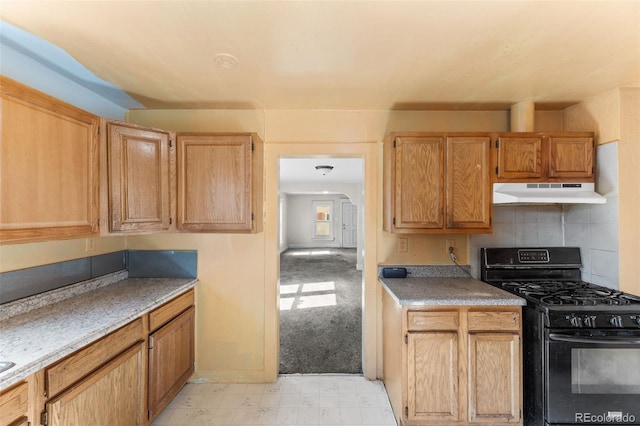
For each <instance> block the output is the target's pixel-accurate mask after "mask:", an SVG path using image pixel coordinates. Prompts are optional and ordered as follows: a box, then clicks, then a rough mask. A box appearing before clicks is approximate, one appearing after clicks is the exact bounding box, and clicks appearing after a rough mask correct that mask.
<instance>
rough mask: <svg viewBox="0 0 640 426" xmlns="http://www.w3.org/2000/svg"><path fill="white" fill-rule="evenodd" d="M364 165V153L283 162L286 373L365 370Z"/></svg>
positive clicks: (282, 297)
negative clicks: (360, 207)
mask: <svg viewBox="0 0 640 426" xmlns="http://www.w3.org/2000/svg"><path fill="white" fill-rule="evenodd" d="M318 164H320V165H322V167H323V168H327V169H329V171H330V172H331V174H332V176H327V173H328V172H326V171H323V172H322V173H318V171H317V170H316V169H317V168H318V167H317V165H318ZM363 166H364V164H363V160H362V159H361V158H315V157H305V158H280V160H279V170H280V171H279V197H280V200H279V203H278V205H279V213H278V218H279V223H278V226H279V232H278V235H279V249H280V259H279V266H280V275H279V306H280V309H279V320H280V321H279V324H280V326H279V337H280V347H279V349H280V359H279V372H280V373H284V374H291V373H298V374H308V373H352V374H361V373H362V291H363V280H362V271H361V269H362V268H360V270H358V268H357V266H358V264H359V263H358V260H357V259H358V250H357V246H358V244H357V242H358V228H359V222H361V218H359V216H358V210H357V206H358V203H359V202H360V201H361V199H360V198H358V194H361V193H362V184H363V177H364V170H363Z"/></svg>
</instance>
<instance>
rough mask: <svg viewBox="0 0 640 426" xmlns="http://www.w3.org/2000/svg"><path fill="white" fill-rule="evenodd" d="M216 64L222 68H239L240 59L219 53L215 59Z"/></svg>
mask: <svg viewBox="0 0 640 426" xmlns="http://www.w3.org/2000/svg"><path fill="white" fill-rule="evenodd" d="M215 61H216V64H217V65H218V66H219V67H220V68H227V69H232V68H235V67H237V66H238V63H239V62H238V58H236V57H235V56H233V55H230V54H228V53H218V54H217V55H216V57H215Z"/></svg>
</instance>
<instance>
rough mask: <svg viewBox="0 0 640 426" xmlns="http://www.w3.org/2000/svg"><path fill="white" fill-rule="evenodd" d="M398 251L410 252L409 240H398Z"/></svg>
mask: <svg viewBox="0 0 640 426" xmlns="http://www.w3.org/2000/svg"><path fill="white" fill-rule="evenodd" d="M398 251H399V252H400V253H406V252H408V251H409V239H408V238H398Z"/></svg>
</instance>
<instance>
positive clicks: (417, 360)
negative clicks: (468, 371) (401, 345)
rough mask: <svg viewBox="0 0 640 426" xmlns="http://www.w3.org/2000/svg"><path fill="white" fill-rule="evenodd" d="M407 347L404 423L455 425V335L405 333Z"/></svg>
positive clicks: (457, 402) (457, 396) (457, 410)
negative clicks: (436, 422)
mask: <svg viewBox="0 0 640 426" xmlns="http://www.w3.org/2000/svg"><path fill="white" fill-rule="evenodd" d="M407 346H408V352H407V358H408V362H407V385H408V389H407V396H408V398H407V403H408V415H407V419H408V421H409V422H420V421H423V422H424V421H432V422H433V421H457V420H458V419H459V417H460V414H459V408H460V407H459V405H460V404H459V394H458V389H459V384H458V377H459V374H458V333H456V332H423V333H409V341H408V345H407Z"/></svg>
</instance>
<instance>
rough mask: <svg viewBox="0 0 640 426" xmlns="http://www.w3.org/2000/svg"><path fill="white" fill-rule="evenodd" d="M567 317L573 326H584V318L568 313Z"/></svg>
mask: <svg viewBox="0 0 640 426" xmlns="http://www.w3.org/2000/svg"><path fill="white" fill-rule="evenodd" d="M566 318H567V319H568V320H569V323H570V324H571V326H573V327H577V328H580V327H582V318H580V317H577V316H575V315H574V314H571V315H567V316H566Z"/></svg>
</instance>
